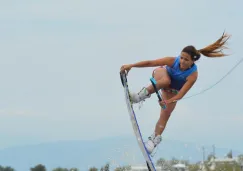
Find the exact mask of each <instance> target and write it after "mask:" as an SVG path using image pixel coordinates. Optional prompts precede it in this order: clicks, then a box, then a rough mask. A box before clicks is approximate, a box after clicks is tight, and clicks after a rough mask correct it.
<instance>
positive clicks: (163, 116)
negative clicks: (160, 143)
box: [154, 91, 176, 137]
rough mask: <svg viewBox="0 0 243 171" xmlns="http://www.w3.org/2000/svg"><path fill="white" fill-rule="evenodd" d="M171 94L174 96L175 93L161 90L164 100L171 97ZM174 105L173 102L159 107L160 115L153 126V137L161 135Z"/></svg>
mask: <svg viewBox="0 0 243 171" xmlns="http://www.w3.org/2000/svg"><path fill="white" fill-rule="evenodd" d="M173 96H175V94H173V93H171V92H166V91H162V98H163V99H164V100H168V99H170V98H172V97H173ZM175 106H176V102H175V103H170V104H167V106H166V109H161V110H160V117H159V120H158V122H157V124H156V126H155V131H154V132H155V137H156V136H157V135H161V134H162V133H163V131H164V129H165V127H166V124H167V122H168V120H169V118H170V115H171V113H172V112H173V110H174V109H175Z"/></svg>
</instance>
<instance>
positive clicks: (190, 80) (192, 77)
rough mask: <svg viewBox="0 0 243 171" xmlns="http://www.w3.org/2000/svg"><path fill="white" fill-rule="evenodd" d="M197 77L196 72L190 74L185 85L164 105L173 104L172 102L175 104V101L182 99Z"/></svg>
mask: <svg viewBox="0 0 243 171" xmlns="http://www.w3.org/2000/svg"><path fill="white" fill-rule="evenodd" d="M197 77H198V72H197V71H196V72H194V73H192V74H191V75H190V76H188V77H187V81H186V83H185V84H184V85H183V87H182V88H181V89H180V91H179V92H178V94H177V95H175V96H174V97H172V98H170V99H168V100H166V103H168V104H169V103H173V102H176V101H178V100H180V99H182V97H184V95H185V94H186V93H187V92H188V91H189V90H190V89H191V88H192V86H193V85H194V83H195V82H196V81H197Z"/></svg>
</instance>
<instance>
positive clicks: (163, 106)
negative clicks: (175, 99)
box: [159, 100, 168, 109]
mask: <svg viewBox="0 0 243 171" xmlns="http://www.w3.org/2000/svg"><path fill="white" fill-rule="evenodd" d="M167 104H168V103H167V101H166V100H161V101H159V105H160V106H161V107H162V108H163V109H165V108H166V105H167Z"/></svg>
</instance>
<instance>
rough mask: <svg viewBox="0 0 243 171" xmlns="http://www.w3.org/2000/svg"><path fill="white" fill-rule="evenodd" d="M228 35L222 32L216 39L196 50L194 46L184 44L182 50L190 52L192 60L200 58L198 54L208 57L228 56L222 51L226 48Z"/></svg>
mask: <svg viewBox="0 0 243 171" xmlns="http://www.w3.org/2000/svg"><path fill="white" fill-rule="evenodd" d="M230 37H231V36H230V35H228V34H226V33H225V32H224V33H223V35H222V36H221V37H220V38H219V39H218V40H217V41H215V42H214V43H212V44H210V45H208V46H206V47H204V48H202V49H199V50H197V49H196V48H195V47H194V46H186V47H185V48H184V49H183V50H182V52H187V53H188V54H190V55H191V57H192V59H193V60H194V61H196V60H198V59H199V58H200V56H201V55H200V54H202V55H204V56H207V57H210V58H215V57H224V56H228V55H227V54H225V53H223V50H224V49H228V47H226V46H225V44H226V42H227V40H228V39H229V38H230Z"/></svg>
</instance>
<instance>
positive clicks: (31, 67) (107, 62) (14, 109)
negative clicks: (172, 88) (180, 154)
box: [0, 0, 243, 151]
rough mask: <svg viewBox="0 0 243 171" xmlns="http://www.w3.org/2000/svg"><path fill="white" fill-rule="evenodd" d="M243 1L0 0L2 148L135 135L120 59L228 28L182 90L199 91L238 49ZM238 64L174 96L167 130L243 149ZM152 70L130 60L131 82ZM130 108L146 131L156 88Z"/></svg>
mask: <svg viewBox="0 0 243 171" xmlns="http://www.w3.org/2000/svg"><path fill="white" fill-rule="evenodd" d="M242 5H243V4H242V2H241V1H240V0H232V1H224V0H223V1H222V0H221V1H219V0H215V1H209V0H204V1H192V0H185V1H183V2H182V1H180V2H178V1H175V0H172V1H153V2H152V3H151V2H148V1H138V0H135V1H127V0H125V1H111V0H104V1H93V0H90V1H60V0H59V1H57V0H55V1H47V0H42V1H39V2H33V1H30V0H25V1H21V3H20V2H18V1H11V2H10V1H6V2H1V5H0V21H1V22H0V23H1V27H0V31H1V34H0V45H1V52H0V53H1V55H0V58H1V62H0V78H1V84H0V89H1V92H0V93H1V96H0V115H1V124H0V139H1V142H0V148H6V147H10V146H15V145H25V144H33V143H34V144H35V143H42V142H50V141H59V140H73V139H75V140H77V139H78V140H86V139H99V138H104V137H112V136H126V135H133V132H132V127H131V123H130V121H129V117H128V113H127V109H126V106H125V101H124V94H123V89H122V86H121V83H120V78H119V69H120V66H121V65H123V64H128V63H134V62H138V61H140V60H151V59H156V58H160V57H163V56H176V55H178V54H179V53H180V51H181V49H182V48H183V47H184V46H187V45H189V44H193V45H195V46H196V47H197V48H202V47H204V46H206V45H208V44H210V43H212V42H213V41H215V40H217V39H218V38H219V37H220V36H221V35H222V33H223V31H224V30H226V31H227V32H228V33H230V34H231V35H232V38H231V39H230V41H229V47H230V50H228V51H225V52H226V53H232V55H231V56H229V57H226V58H221V59H206V58H204V57H202V59H201V60H200V61H199V62H198V63H197V64H198V68H199V79H198V82H197V83H196V84H195V86H194V87H193V88H192V90H191V91H190V92H189V94H188V96H189V95H191V94H194V93H197V92H199V91H201V90H203V89H205V88H207V87H209V86H211V85H212V84H214V83H215V82H216V81H218V80H219V79H220V78H221V77H222V76H224V75H225V74H226V73H227V72H228V71H229V70H230V69H231V68H232V67H233V66H234V65H235V64H236V63H237V62H238V61H239V60H240V59H241V58H242V54H241V49H242V47H241V46H242V41H243V36H242V30H243V25H242V22H241V21H243V15H242V14H241V13H240V12H239V11H241V8H240V7H241V6H242ZM242 66H243V65H240V66H238V67H237V68H236V69H235V70H234V71H233V72H232V73H231V74H230V75H229V76H228V77H226V78H225V79H224V80H223V81H222V82H221V83H220V84H218V85H217V86H216V87H214V88H213V89H211V90H209V91H207V92H205V93H204V94H201V95H199V96H196V97H193V98H190V99H185V100H182V101H181V102H179V103H178V105H177V108H176V110H175V111H174V112H173V114H172V117H171V119H170V121H169V123H168V126H167V128H166V131H165V132H164V133H165V134H164V137H165V138H168V139H177V140H181V141H189V142H190V141H193V142H197V143H199V144H215V145H216V146H220V147H227V148H231V147H234V148H237V149H240V150H242V151H243V147H242V142H243V136H242V135H243V132H242V123H243V112H242V111H243V106H242V99H241V96H242V93H241V91H240V88H241V87H242V86H243V81H242V80H241V79H240V78H241V73H242V72H243V69H242ZM152 70H153V68H143V69H141V68H140V69H137V68H134V69H132V70H131V71H130V73H129V83H130V88H131V90H133V91H139V90H140V89H141V87H143V86H145V85H148V84H149V78H150V76H151V72H152ZM230 86H231V87H232V88H230V89H229V87H230ZM206 107H207V108H206ZM137 114H138V119H139V122H140V123H141V127H142V131H143V134H144V135H145V136H148V135H149V134H151V132H152V131H153V129H154V125H155V123H156V121H157V119H158V117H159V106H158V103H157V99H156V96H153V97H152V98H151V99H150V100H148V101H146V103H144V105H143V107H142V109H140V110H137Z"/></svg>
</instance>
